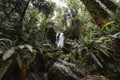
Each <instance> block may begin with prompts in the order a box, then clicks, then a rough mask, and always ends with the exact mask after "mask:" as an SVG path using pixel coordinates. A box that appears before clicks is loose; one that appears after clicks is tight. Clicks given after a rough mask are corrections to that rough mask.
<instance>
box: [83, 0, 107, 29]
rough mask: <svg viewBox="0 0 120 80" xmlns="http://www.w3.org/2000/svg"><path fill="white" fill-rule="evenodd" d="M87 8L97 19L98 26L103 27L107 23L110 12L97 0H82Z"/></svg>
mask: <svg viewBox="0 0 120 80" xmlns="http://www.w3.org/2000/svg"><path fill="white" fill-rule="evenodd" d="M81 1H82V2H83V4H84V5H85V7H86V9H87V10H88V12H89V13H90V15H91V16H92V18H93V19H94V20H95V22H96V24H97V26H98V27H99V28H100V29H101V28H102V26H103V25H105V24H106V18H107V17H108V16H109V14H108V13H107V12H106V11H105V10H104V9H103V8H102V7H101V6H100V5H99V4H98V3H97V2H96V1H95V0H81Z"/></svg>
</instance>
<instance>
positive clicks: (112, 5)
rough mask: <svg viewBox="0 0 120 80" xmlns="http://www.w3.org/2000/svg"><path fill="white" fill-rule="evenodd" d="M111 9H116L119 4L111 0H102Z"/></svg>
mask: <svg viewBox="0 0 120 80" xmlns="http://www.w3.org/2000/svg"><path fill="white" fill-rule="evenodd" d="M100 1H101V2H102V3H103V4H104V5H105V6H106V7H107V8H108V9H109V10H111V11H115V10H116V9H117V5H115V3H113V2H112V1H110V0H100Z"/></svg>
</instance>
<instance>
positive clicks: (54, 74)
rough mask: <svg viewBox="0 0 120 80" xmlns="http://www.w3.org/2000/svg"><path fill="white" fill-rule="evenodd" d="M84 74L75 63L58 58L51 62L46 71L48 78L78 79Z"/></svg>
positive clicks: (61, 79)
mask: <svg viewBox="0 0 120 80" xmlns="http://www.w3.org/2000/svg"><path fill="white" fill-rule="evenodd" d="M84 76H85V74H84V73H83V72H82V71H81V70H80V69H78V68H77V67H76V65H75V64H72V63H69V62H66V61H64V60H59V61H57V62H55V63H54V64H53V66H52V67H51V68H50V70H49V73H48V79H49V80H80V79H81V78H82V77H84Z"/></svg>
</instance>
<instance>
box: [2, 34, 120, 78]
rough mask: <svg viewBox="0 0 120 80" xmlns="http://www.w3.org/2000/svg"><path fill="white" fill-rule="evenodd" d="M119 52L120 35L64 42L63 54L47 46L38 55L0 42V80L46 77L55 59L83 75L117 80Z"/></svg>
mask: <svg viewBox="0 0 120 80" xmlns="http://www.w3.org/2000/svg"><path fill="white" fill-rule="evenodd" d="M66 45H69V47H68V46H66ZM119 48H120V33H116V34H115V35H109V36H106V37H101V38H98V39H94V40H89V41H87V42H84V43H81V42H79V41H71V40H67V41H66V42H65V47H64V49H63V50H66V51H67V52H66V53H65V52H64V53H63V52H62V50H59V49H56V48H55V47H54V46H52V45H50V44H47V43H44V44H43V45H42V48H41V51H37V49H36V48H34V47H33V46H32V45H28V44H23V45H18V46H14V45H13V42H12V41H11V40H9V39H0V57H1V58H0V80H8V79H9V80H17V79H20V80H23V79H29V78H30V79H29V80H34V79H33V78H34V77H33V76H32V75H34V76H35V74H36V75H38V74H40V72H43V73H47V72H48V71H49V69H50V68H51V66H52V65H53V63H54V62H55V61H56V60H57V59H63V60H65V61H67V62H70V63H74V64H76V65H77V66H78V67H79V68H80V69H82V70H83V71H84V73H85V74H86V75H103V76H106V77H107V78H109V79H110V80H117V79H118V78H119V74H120V67H119V66H120V54H119V52H120V49H119ZM11 72H12V73H11ZM31 77H32V78H31ZM39 77H40V76H39Z"/></svg>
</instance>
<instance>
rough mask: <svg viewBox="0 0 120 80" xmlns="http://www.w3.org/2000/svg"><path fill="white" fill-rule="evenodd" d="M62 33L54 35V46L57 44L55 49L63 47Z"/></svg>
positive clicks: (63, 38)
mask: <svg viewBox="0 0 120 80" xmlns="http://www.w3.org/2000/svg"><path fill="white" fill-rule="evenodd" d="M64 40H65V37H64V33H57V34H56V44H57V48H62V47H63V46H64Z"/></svg>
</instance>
